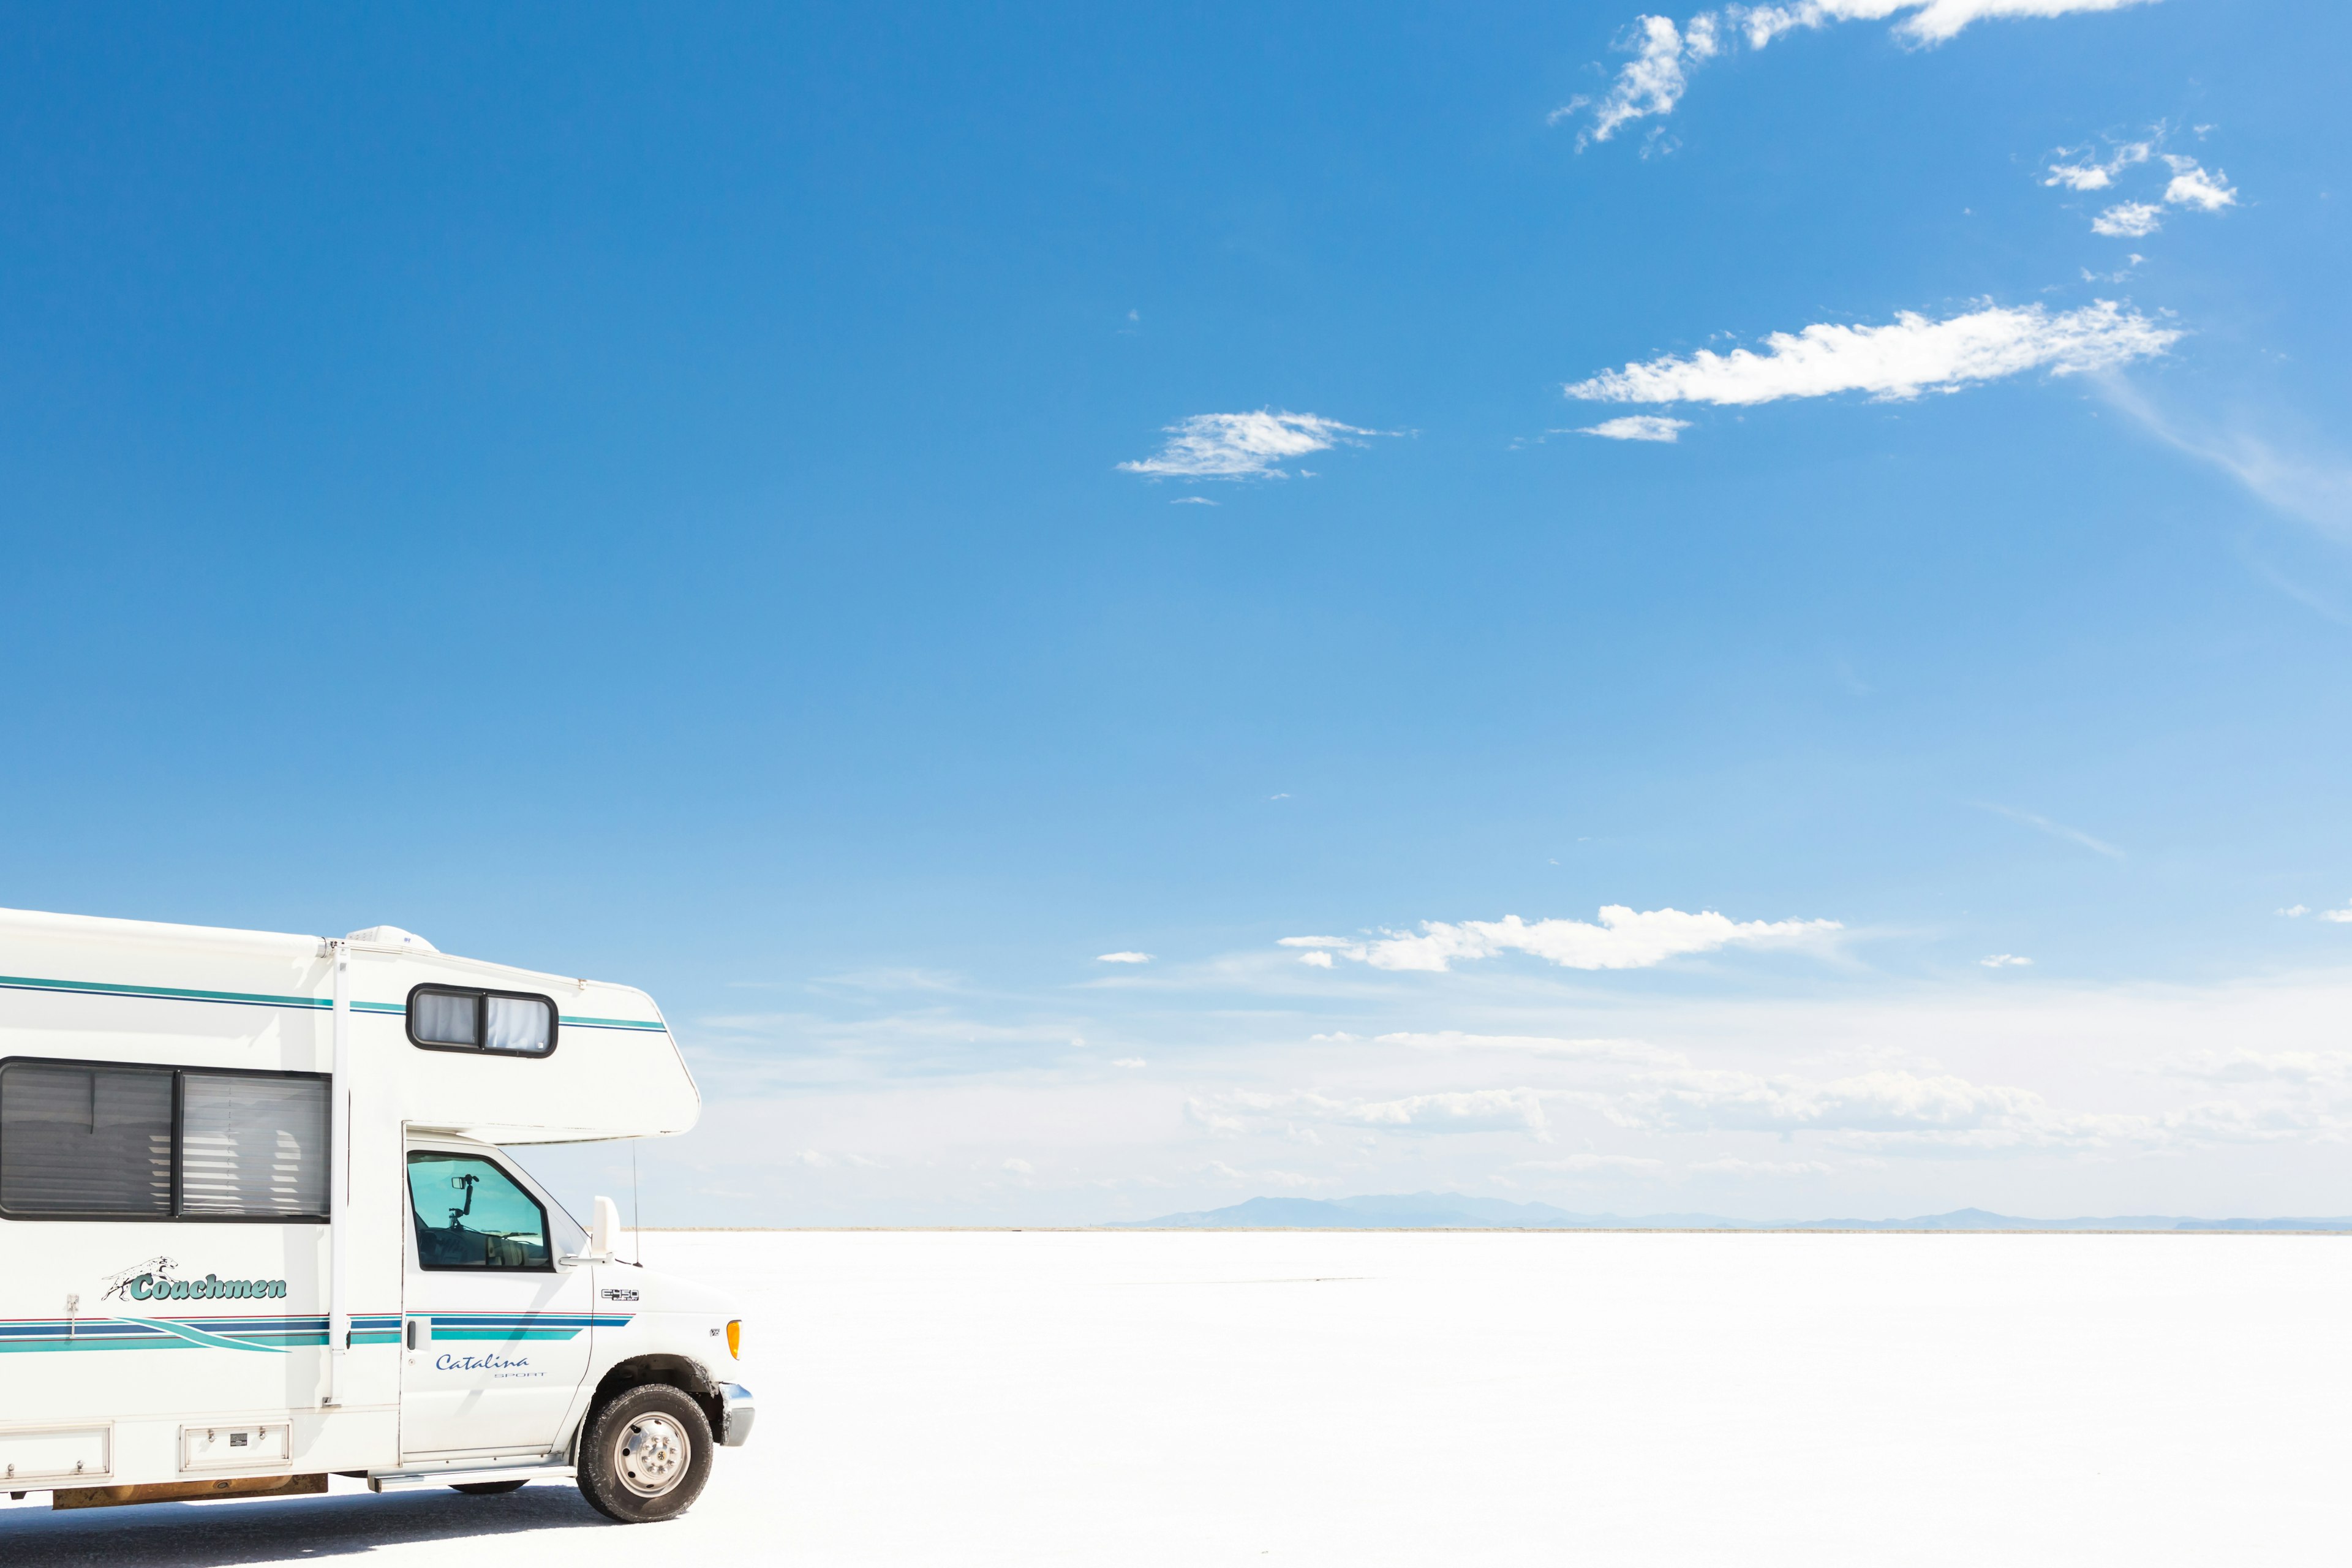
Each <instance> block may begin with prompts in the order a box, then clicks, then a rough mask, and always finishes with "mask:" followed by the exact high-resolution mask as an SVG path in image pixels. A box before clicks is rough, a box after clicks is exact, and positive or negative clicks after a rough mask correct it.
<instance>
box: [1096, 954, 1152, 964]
mask: <svg viewBox="0 0 2352 1568" xmlns="http://www.w3.org/2000/svg"><path fill="white" fill-rule="evenodd" d="M1095 962H1096V963H1150V962H1151V955H1150V953H1148V952H1098V953H1096V954H1095Z"/></svg>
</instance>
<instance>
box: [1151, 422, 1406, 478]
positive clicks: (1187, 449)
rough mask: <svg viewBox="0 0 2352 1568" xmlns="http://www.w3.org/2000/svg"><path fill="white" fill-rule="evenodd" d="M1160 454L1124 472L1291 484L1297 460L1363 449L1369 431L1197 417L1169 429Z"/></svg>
mask: <svg viewBox="0 0 2352 1568" xmlns="http://www.w3.org/2000/svg"><path fill="white" fill-rule="evenodd" d="M1163 433H1164V434H1165V435H1166V436H1167V437H1168V439H1167V441H1166V442H1165V443H1163V444H1162V445H1161V447H1160V450H1159V451H1158V452H1156V453H1154V454H1153V455H1152V456H1150V457H1149V458H1142V459H1140V460H1139V461H1137V462H1132V463H1121V464H1119V465H1118V467H1119V469H1120V471H1121V472H1124V473H1129V474H1142V475H1144V476H1146V477H1147V478H1150V479H1287V478H1289V475H1288V474H1287V473H1286V471H1285V470H1284V469H1283V468H1282V467H1281V465H1282V464H1284V463H1286V462H1289V461H1290V460H1291V459H1292V458H1304V457H1307V455H1309V454H1310V453H1315V452H1327V451H1329V450H1330V449H1331V448H1332V447H1336V446H1341V445H1346V446H1350V447H1360V446H1362V445H1364V444H1365V443H1364V442H1363V440H1362V439H1361V437H1367V436H1384V435H1388V434H1390V432H1388V431H1385V430H1366V429H1363V428H1361V427H1360V426H1354V425H1342V424H1341V423H1339V421H1338V420H1337V419H1326V418H1324V417H1323V416H1320V415H1318V414H1278V413H1269V412H1266V411H1265V410H1264V409H1261V410H1259V411H1258V412H1256V413H1255V414H1195V415H1193V416H1192V417H1191V418H1189V419H1186V420H1183V421H1181V422H1180V423H1178V424H1174V425H1171V426H1168V427H1167V428H1166V430H1165V431H1164V432H1163Z"/></svg>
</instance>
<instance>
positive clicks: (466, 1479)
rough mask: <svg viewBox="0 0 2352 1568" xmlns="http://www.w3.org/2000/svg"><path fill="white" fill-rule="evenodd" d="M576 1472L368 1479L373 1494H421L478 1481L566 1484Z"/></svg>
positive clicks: (543, 1467)
mask: <svg viewBox="0 0 2352 1568" xmlns="http://www.w3.org/2000/svg"><path fill="white" fill-rule="evenodd" d="M578 1474H579V1472H578V1471H577V1470H575V1469H573V1468H572V1466H570V1465H547V1464H539V1465H486V1466H482V1467H479V1468H474V1469H466V1470H460V1469H447V1470H386V1471H384V1472H383V1473H382V1474H380V1475H373V1476H370V1477H369V1478H368V1479H367V1483H368V1490H370V1491H372V1492H422V1491H431V1490H432V1489H434V1488H436V1487H461V1486H472V1485H474V1484H475V1483H476V1482H478V1481H568V1480H572V1479H577V1477H578Z"/></svg>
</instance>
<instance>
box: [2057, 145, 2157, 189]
mask: <svg viewBox="0 0 2352 1568" xmlns="http://www.w3.org/2000/svg"><path fill="white" fill-rule="evenodd" d="M2155 153H2156V144H2155V142H2153V141H2148V142H2122V143H2120V144H2119V145H2117V146H2116V150H2115V153H2114V154H2113V155H2112V156H2110V157H2107V158H2104V159H2101V158H2092V157H2089V156H2088V155H2087V150H2084V151H2079V152H2078V151H2075V150H2073V149H2067V150H2063V151H2061V152H2060V153H2058V154H2057V156H2058V157H2059V158H2060V159H2062V160H2063V159H2067V158H2073V159H2077V160H2079V162H2075V163H2063V162H2061V163H2053V164H2051V165H2050V166H2049V168H2050V177H2049V178H2048V179H2046V180H2044V181H2042V184H2045V185H2063V186H2065V187H2066V188H2067V189H2068V190H2070V191H2104V190H2105V189H2107V187H2109V186H2110V185H2113V184H2115V183H2116V175H2117V174H2122V173H2123V172H2124V171H2125V170H2126V169H2128V168H2132V167H2134V166H2135V165H2137V164H2140V163H2147V161H2148V159H2149V158H2151V157H2153V156H2154V155H2155Z"/></svg>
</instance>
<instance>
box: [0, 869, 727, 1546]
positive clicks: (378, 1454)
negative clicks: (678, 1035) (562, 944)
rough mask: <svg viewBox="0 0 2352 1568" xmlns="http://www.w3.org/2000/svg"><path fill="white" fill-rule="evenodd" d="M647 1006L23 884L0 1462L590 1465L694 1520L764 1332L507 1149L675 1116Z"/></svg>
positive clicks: (90, 1496) (673, 1068) (38, 1471)
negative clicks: (62, 901)
mask: <svg viewBox="0 0 2352 1568" xmlns="http://www.w3.org/2000/svg"><path fill="white" fill-rule="evenodd" d="M700 1110H701V1100H700V1096H699V1095H698V1092H697V1091H696V1089H695V1086H694V1080H693V1079H692V1078H691V1077H690V1076H689V1075H688V1072H687V1068H686V1063H685V1061H684V1059H683V1058H681V1057H680V1056H679V1054H678V1050H677V1045H676V1043H675V1042H674V1041H673V1040H672V1039H671V1038H670V1035H669V1030H668V1027H667V1026H666V1025H665V1024H664V1023H663V1021H662V1016H661V1013H660V1010H659V1009H657V1008H656V1006H655V1005H654V1003H653V999H652V998H651V997H649V996H647V995H646V994H645V993H643V992H641V991H636V990H632V989H630V988H629V987H627V986H624V985H608V984H601V983H599V982H595V981H589V980H574V979H569V978H563V977H559V976H556V975H551V974H538V973H530V972H527V971H524V970H519V969H510V968H508V967H505V966H504V965H501V964H496V963H483V962H480V961H478V960H475V959H467V958H453V957H450V956H449V955H447V954H445V953H441V952H436V951H435V950H434V948H433V947H432V945H431V944H430V943H428V942H425V941H423V940H422V939H421V938H418V937H415V936H412V935H410V934H409V933H407V932H405V931H400V930H397V929H395V928H394V927H390V926H379V927H376V928H373V929H372V930H369V931H355V932H353V933H352V935H350V936H348V937H345V938H343V939H341V940H340V941H321V940H320V939H319V938H316V937H308V936H280V935H275V934H270V933H267V932H260V931H215V930H212V929H208V928H205V927H200V926H175V925H156V924H149V923H146V922H144V921H115V920H90V919H83V918H80V917H76V916H69V915H50V914H34V913H28V912H22V911H15V910H0V1263H5V1267H0V1488H4V1489H6V1490H7V1491H9V1492H11V1493H13V1494H15V1495H16V1496H19V1497H22V1496H24V1495H26V1494H27V1493H30V1492H35V1491H47V1492H49V1493H51V1494H52V1499H51V1500H52V1504H53V1506H55V1507H58V1508H81V1507H95V1506H101V1505H104V1504H110V1503H125V1502H144V1501H150V1500H163V1499H168V1498H192V1497H215V1496H226V1495H234V1494H258V1493H271V1494H281V1493H295V1492H315V1491H324V1490H325V1489H326V1488H327V1478H328V1477H329V1476H330V1475H347V1476H361V1477H364V1478H366V1479H367V1480H368V1482H369V1484H370V1485H371V1486H372V1487H373V1488H374V1489H376V1490H378V1491H391V1490H397V1489H411V1488H419V1487H437V1486H452V1487H456V1488H457V1489H458V1490H460V1491H467V1492H499V1491H508V1490H511V1489H514V1488H517V1487H520V1486H521V1485H523V1484H524V1483H525V1482H527V1481H530V1480H532V1479H539V1478H563V1479H577V1481H578V1483H579V1487H580V1489H581V1491H582V1492H583V1493H584V1494H585V1495H586V1497H587V1500H588V1501H589V1502H590V1503H592V1504H593V1505H594V1506H595V1507H596V1508H597V1509H598V1510H600V1511H602V1512H603V1513H604V1514H605V1515H607V1516H608V1517H610V1518H612V1519H614V1520H618V1521H623V1522H627V1523H636V1522H642V1521H651V1520H658V1519H666V1518H669V1517H671V1516H673V1515H676V1514H677V1513H680V1512H683V1511H684V1510H686V1508H687V1507H688V1505H689V1504H691V1503H692V1502H693V1500H694V1499H695V1497H696V1495H697V1494H698V1493H699V1492H700V1491H701V1489H702V1487H703V1484H704V1482H705V1481H706V1480H708V1479H709V1474H710V1468H711V1463H712V1457H713V1450H714V1448H715V1447H733V1446H736V1445H738V1444H740V1443H741V1442H742V1441H743V1439H744V1437H745V1436H747V1435H748V1434H749V1433H750V1431H751V1415H752V1405H751V1395H750V1394H748V1393H747V1392H746V1391H745V1390H744V1389H743V1388H742V1387H740V1385H738V1384H735V1383H734V1382H732V1381H731V1379H732V1375H733V1368H734V1365H735V1358H736V1355H737V1353H738V1352H739V1349H740V1338H739V1336H740V1332H741V1324H740V1321H739V1320H738V1318H737V1316H736V1314H735V1312H734V1311H733V1310H732V1308H731V1307H730V1304H729V1303H728V1302H727V1301H726V1300H724V1299H723V1298H722V1297H720V1296H719V1294H717V1293H716V1292H714V1291H711V1290H709V1289H704V1288H702V1287H699V1286H696V1285H693V1284H689V1283H688V1282H687V1281H685V1280H681V1279H668V1278H666V1277H664V1276H662V1275H659V1274H656V1273H654V1272H652V1271H651V1270H648V1269H646V1268H640V1267H637V1266H636V1265H635V1264H632V1263H626V1262H623V1261H621V1260H619V1259H618V1258H615V1257H614V1233H615V1231H616V1229H617V1225H618V1215H617V1211H616V1210H615V1208H614V1205H613V1203H612V1201H611V1200H610V1199H608V1198H601V1197H600V1198H598V1199H597V1200H596V1202H595V1207H594V1212H593V1216H592V1220H591V1223H590V1224H589V1226H587V1227H586V1228H585V1229H584V1230H583V1228H582V1227H581V1226H579V1225H578V1224H576V1223H575V1222H574V1221H573V1220H572V1217H571V1216H570V1215H567V1214H565V1213H564V1211H563V1209H562V1206H561V1205H558V1204H557V1203H556V1202H555V1201H554V1199H552V1198H551V1197H550V1196H549V1195H548V1194H547V1193H546V1192H545V1191H543V1190H542V1189H541V1187H540V1186H539V1185H538V1184H537V1183H535V1182H533V1181H532V1180H531V1178H530V1175H529V1174H527V1173H525V1172H524V1171H523V1170H522V1168H521V1167H520V1165H519V1164H517V1163H515V1162H514V1161H513V1160H512V1159H510V1158H509V1155H508V1154H507V1153H506V1152H505V1150H506V1149H507V1148H509V1147H511V1146H513V1145H517V1144H529V1143H572V1142H587V1141H590V1140H593V1139H609V1138H646V1137H658V1136H661V1135H663V1134H667V1133H677V1132H683V1131H686V1130H687V1129H688V1128H690V1127H691V1126H693V1125H694V1122H695V1120H696V1118H697V1116H698V1114H699V1113H700Z"/></svg>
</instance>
